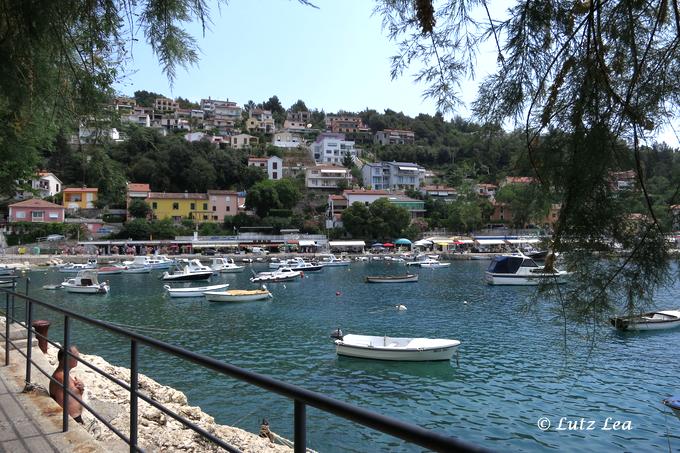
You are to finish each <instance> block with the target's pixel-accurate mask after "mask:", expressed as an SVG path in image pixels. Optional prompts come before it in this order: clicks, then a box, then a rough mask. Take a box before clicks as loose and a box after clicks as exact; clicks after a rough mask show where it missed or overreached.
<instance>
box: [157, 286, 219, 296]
mask: <svg viewBox="0 0 680 453" xmlns="http://www.w3.org/2000/svg"><path fill="white" fill-rule="evenodd" d="M227 287H229V285H228V284H224V285H211V286H201V287H198V288H170V287H169V286H168V285H165V290H166V291H167V292H168V295H169V296H170V297H173V298H174V297H203V293H204V292H206V291H219V290H221V289H225V288H227Z"/></svg>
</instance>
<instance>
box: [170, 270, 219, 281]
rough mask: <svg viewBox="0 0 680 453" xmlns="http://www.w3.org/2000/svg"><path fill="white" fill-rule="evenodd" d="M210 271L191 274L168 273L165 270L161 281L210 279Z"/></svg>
mask: <svg viewBox="0 0 680 453" xmlns="http://www.w3.org/2000/svg"><path fill="white" fill-rule="evenodd" d="M212 275H213V273H212V272H196V273H193V274H178V275H173V274H168V273H167V272H166V273H165V275H163V281H166V282H191V281H197V280H210V277H212Z"/></svg>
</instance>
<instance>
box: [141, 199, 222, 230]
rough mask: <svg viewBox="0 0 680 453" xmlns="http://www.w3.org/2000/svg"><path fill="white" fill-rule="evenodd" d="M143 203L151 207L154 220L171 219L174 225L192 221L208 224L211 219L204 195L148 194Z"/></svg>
mask: <svg viewBox="0 0 680 453" xmlns="http://www.w3.org/2000/svg"><path fill="white" fill-rule="evenodd" d="M145 201H146V203H147V204H148V205H149V206H150V207H151V210H152V211H153V218H154V219H159V220H162V219H172V221H173V222H176V223H179V222H181V221H182V219H193V220H195V221H196V222H199V223H201V222H210V220H211V218H212V209H211V207H210V202H209V200H208V194H206V193H186V192H184V193H165V192H162V193H161V192H150V193H149V196H148V197H147V199H146V200H145Z"/></svg>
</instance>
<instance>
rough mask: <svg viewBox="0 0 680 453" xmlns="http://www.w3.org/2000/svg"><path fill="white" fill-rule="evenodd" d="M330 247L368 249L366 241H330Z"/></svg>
mask: <svg viewBox="0 0 680 453" xmlns="http://www.w3.org/2000/svg"><path fill="white" fill-rule="evenodd" d="M328 245H329V246H330V247H366V243H365V242H364V241H328Z"/></svg>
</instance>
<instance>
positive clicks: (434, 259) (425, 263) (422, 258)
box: [406, 253, 442, 267]
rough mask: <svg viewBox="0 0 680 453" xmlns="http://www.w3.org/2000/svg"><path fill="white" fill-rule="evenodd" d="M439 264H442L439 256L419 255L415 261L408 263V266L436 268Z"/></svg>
mask: <svg viewBox="0 0 680 453" xmlns="http://www.w3.org/2000/svg"><path fill="white" fill-rule="evenodd" d="M438 264H442V263H440V262H439V255H427V254H425V253H421V254H419V255H417V256H416V258H415V259H414V260H413V261H407V262H406V265H407V266H420V267H434V266H436V265H438Z"/></svg>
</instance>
